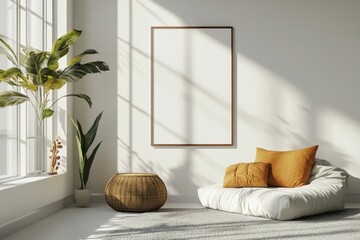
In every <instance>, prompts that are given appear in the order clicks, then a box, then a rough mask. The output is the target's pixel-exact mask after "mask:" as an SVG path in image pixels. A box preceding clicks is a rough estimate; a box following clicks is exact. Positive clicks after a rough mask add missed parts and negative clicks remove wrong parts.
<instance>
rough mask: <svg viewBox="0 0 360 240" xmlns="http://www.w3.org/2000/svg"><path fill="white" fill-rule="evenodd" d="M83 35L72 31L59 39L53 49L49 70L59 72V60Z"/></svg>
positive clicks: (77, 31) (48, 63)
mask: <svg viewBox="0 0 360 240" xmlns="http://www.w3.org/2000/svg"><path fill="white" fill-rule="evenodd" d="M80 35H81V31H79V30H72V31H70V32H68V33H67V34H65V35H64V36H62V37H60V38H59V39H57V40H56V41H55V43H54V45H53V47H52V50H51V53H50V56H49V60H48V62H47V66H48V68H50V69H52V70H57V69H58V67H59V63H58V61H59V59H60V58H62V57H63V56H65V55H66V54H67V53H68V52H69V45H70V44H73V43H74V42H75V41H76V40H77V39H78V38H79V37H80Z"/></svg>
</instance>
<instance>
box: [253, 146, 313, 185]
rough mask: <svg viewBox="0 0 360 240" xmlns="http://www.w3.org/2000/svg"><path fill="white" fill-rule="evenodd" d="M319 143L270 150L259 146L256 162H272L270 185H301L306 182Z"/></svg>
mask: <svg viewBox="0 0 360 240" xmlns="http://www.w3.org/2000/svg"><path fill="white" fill-rule="evenodd" d="M317 149H318V145H316V146H312V147H308V148H303V149H298V150H293V151H270V150H266V149H263V148H257V152H256V159H255V162H264V163H270V164H271V168H270V171H269V181H268V185H269V186H270V187H300V186H303V185H305V184H306V182H307V180H308V179H309V177H310V173H311V170H312V167H313V165H314V161H315V154H316V150H317Z"/></svg>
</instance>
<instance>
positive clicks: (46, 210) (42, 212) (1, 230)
mask: <svg viewBox="0 0 360 240" xmlns="http://www.w3.org/2000/svg"><path fill="white" fill-rule="evenodd" d="M73 202H74V200H73V196H72V195H70V196H68V197H66V198H63V199H61V200H59V201H57V202H54V203H52V204H50V205H47V206H45V207H42V208H40V209H37V210H35V211H33V212H31V213H29V214H26V215H24V216H22V217H19V218H16V219H14V220H12V221H11V222H8V223H5V224H3V225H1V226H0V239H1V238H3V237H5V236H7V235H9V234H11V233H14V232H16V231H18V230H20V229H22V228H24V227H26V226H27V225H30V224H32V223H34V222H36V221H39V220H41V219H43V218H45V217H47V216H49V215H51V214H53V213H55V212H57V211H59V210H61V209H63V208H64V207H67V206H69V205H71V204H73Z"/></svg>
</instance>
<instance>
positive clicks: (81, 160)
mask: <svg viewBox="0 0 360 240" xmlns="http://www.w3.org/2000/svg"><path fill="white" fill-rule="evenodd" d="M75 138H76V146H77V150H78V155H79V175H80V181H81V188H83V183H84V178H83V175H84V155H83V153H82V151H81V141H80V139H79V137H78V136H75Z"/></svg>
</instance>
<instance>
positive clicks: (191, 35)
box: [151, 26, 234, 146]
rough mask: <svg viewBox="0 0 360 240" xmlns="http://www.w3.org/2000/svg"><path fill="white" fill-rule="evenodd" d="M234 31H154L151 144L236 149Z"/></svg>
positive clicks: (185, 29) (193, 27) (185, 28)
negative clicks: (234, 133) (234, 135)
mask: <svg viewBox="0 0 360 240" xmlns="http://www.w3.org/2000/svg"><path fill="white" fill-rule="evenodd" d="M233 81H234V80H233V28H232V27H228V26H226V27H219V26H216V27H210V26H206V27H205V26H191V27H189V26H187V27H185V26H184V27H168V26H166V27H163V26H162V27H158V26H157V27H152V28H151V145H152V146H232V145H233V142H234V137H233V125H234V124H233V111H234V110H233V107H234V106H233Z"/></svg>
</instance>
